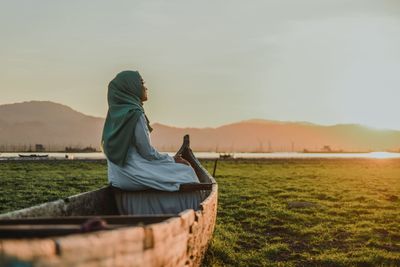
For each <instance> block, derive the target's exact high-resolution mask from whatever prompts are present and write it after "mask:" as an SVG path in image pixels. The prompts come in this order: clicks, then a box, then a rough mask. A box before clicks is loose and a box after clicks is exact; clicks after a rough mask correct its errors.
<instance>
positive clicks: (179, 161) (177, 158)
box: [174, 156, 191, 166]
mask: <svg viewBox="0 0 400 267" xmlns="http://www.w3.org/2000/svg"><path fill="white" fill-rule="evenodd" d="M174 160H175V162H176V163H181V164H185V165H188V166H191V165H190V163H189V161H187V160H186V159H184V158H182V157H181V156H174Z"/></svg>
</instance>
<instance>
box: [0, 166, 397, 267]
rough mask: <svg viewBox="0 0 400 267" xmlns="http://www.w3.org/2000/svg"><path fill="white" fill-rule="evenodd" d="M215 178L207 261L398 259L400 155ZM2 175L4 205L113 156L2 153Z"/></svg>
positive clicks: (43, 195)
mask: <svg viewBox="0 0 400 267" xmlns="http://www.w3.org/2000/svg"><path fill="white" fill-rule="evenodd" d="M203 163H204V165H205V166H206V168H207V169H209V170H210V169H212V162H203ZM216 178H217V181H218V184H219V207H218V219H217V227H216V230H215V233H214V238H213V240H212V242H211V244H210V248H209V250H208V252H207V255H206V258H205V261H204V266H399V265H400V224H399V221H400V160H398V159H396V160H389V159H380V160H373V159H354V160H349V159H296V160H283V159H280V160H264V161H224V162H219V165H218V170H217V177H216ZM0 183H1V187H0V191H1V192H0V198H1V199H0V212H5V211H9V210H13V209H17V208H22V207H27V206H30V205H33V204H37V203H41V202H44V201H49V200H54V199H57V198H59V197H65V196H68V195H71V194H75V193H78V192H83V191H87V190H91V189H94V188H97V187H99V186H102V185H105V184H106V183H107V180H106V165H105V163H98V162H97V163H96V162H76V161H66V162H57V163H56V162H52V163H48V164H46V163H37V162H29V163H28V162H26V163H0ZM296 204H298V205H296ZM302 205H303V206H302ZM299 206H300V207H299Z"/></svg>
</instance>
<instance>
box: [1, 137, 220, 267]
mask: <svg viewBox="0 0 400 267" xmlns="http://www.w3.org/2000/svg"><path fill="white" fill-rule="evenodd" d="M177 154H179V155H181V156H182V157H183V158H185V159H186V160H188V161H189V162H190V163H191V165H192V166H193V168H194V169H195V171H196V173H197V175H198V177H199V180H200V181H201V183H200V184H187V185H181V187H180V190H179V191H177V192H162V191H155V190H146V191H140V192H126V191H121V190H118V189H115V188H112V187H110V186H108V187H104V188H101V189H98V190H95V191H91V192H86V193H82V194H79V195H75V196H71V197H68V198H65V199H61V200H57V201H53V202H48V203H44V204H41V205H38V206H33V207H30V208H26V209H22V210H18V211H13V212H9V213H5V214H2V215H0V266H25V265H23V264H27V265H28V266H199V265H200V264H201V261H202V258H203V257H204V254H205V252H206V250H207V247H208V243H209V241H210V239H211V237H212V233H213V230H214V226H215V221H216V213H217V198H218V186H217V183H216V181H215V180H214V178H213V177H212V176H211V175H210V174H209V173H208V172H207V171H206V170H205V169H204V167H203V166H202V165H201V164H200V162H199V161H198V160H197V159H196V157H195V156H194V155H193V153H192V151H191V149H190V147H189V136H185V137H184V142H183V145H182V147H181V149H180V150H179V151H178V152H177ZM124 194H141V195H144V196H146V195H149V196H152V197H153V198H154V197H155V196H156V197H158V198H159V199H160V200H161V201H163V200H164V198H174V197H181V196H185V195H186V196H188V195H191V194H200V195H201V197H202V199H201V202H200V203H199V205H198V206H197V207H195V208H189V209H185V210H182V211H180V212H177V213H173V214H166V213H164V214H133V215H121V210H120V206H119V204H118V198H119V197H121V196H123V195H124ZM142 200H143V199H142ZM144 203H147V202H144ZM88 220H89V221H88ZM96 230H97V231H96ZM18 264H20V265H18Z"/></svg>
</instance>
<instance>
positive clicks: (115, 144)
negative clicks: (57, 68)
mask: <svg viewBox="0 0 400 267" xmlns="http://www.w3.org/2000/svg"><path fill="white" fill-rule="evenodd" d="M144 101H147V88H146V86H145V84H144V81H143V79H142V77H141V76H140V74H139V72H137V71H123V72H121V73H119V74H118V75H117V76H116V77H115V78H114V79H113V80H112V81H111V82H110V83H109V85H108V113H107V118H106V121H105V124H104V129H103V136H102V146H103V151H104V153H105V155H106V157H107V163H108V180H109V182H110V183H111V185H112V186H114V187H117V188H120V189H124V190H130V191H136V190H145V189H149V188H153V189H158V190H162V191H177V190H179V186H180V185H181V184H185V183H198V182H199V180H198V178H197V176H196V173H195V172H194V170H193V168H192V167H191V166H190V164H189V162H187V161H186V160H184V159H183V158H181V157H171V156H169V155H168V154H161V153H159V152H158V151H157V150H156V149H155V148H154V147H153V146H152V144H151V141H150V132H151V131H152V128H151V127H150V124H149V120H148V119H147V117H146V115H145V112H144V109H143V102H144Z"/></svg>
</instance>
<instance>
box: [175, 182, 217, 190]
mask: <svg viewBox="0 0 400 267" xmlns="http://www.w3.org/2000/svg"><path fill="white" fill-rule="evenodd" d="M212 185H213V184H212V183H201V184H181V186H180V187H179V192H191V191H199V190H211V189H212Z"/></svg>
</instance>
